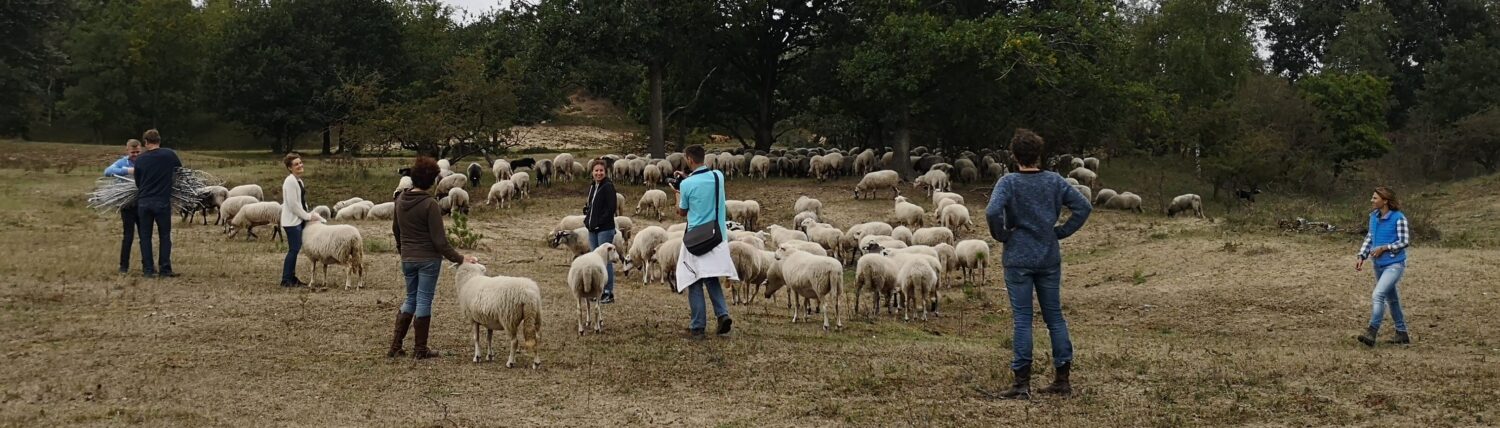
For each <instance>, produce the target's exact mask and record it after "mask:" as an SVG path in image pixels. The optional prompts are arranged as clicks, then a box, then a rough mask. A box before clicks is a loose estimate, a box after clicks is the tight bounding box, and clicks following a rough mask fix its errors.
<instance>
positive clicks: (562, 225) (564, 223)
mask: <svg viewBox="0 0 1500 428" xmlns="http://www.w3.org/2000/svg"><path fill="white" fill-rule="evenodd" d="M583 220H584V216H583V215H582V214H577V215H570V216H565V217H563V218H562V220H558V221H557V225H556V226H552V230H553V231H558V230H573V229H583V228H584V226H583Z"/></svg>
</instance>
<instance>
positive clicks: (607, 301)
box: [599, 295, 615, 305]
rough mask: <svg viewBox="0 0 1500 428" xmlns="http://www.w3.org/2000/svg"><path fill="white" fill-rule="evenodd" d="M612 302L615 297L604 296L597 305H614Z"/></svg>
mask: <svg viewBox="0 0 1500 428" xmlns="http://www.w3.org/2000/svg"><path fill="white" fill-rule="evenodd" d="M614 302H615V296H610V295H605V296H604V297H603V298H601V299H599V304H601V305H608V304H610V303H614Z"/></svg>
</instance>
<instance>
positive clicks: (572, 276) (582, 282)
mask: <svg viewBox="0 0 1500 428" xmlns="http://www.w3.org/2000/svg"><path fill="white" fill-rule="evenodd" d="M618 261H620V253H619V252H618V251H615V246H614V244H609V243H606V244H603V245H600V246H599V248H596V249H594V250H593V251H590V252H588V253H587V254H583V255H580V256H578V257H577V258H574V259H573V265H572V267H570V268H569V269H568V289H570V290H572V291H573V298H575V299H578V335H579V336H582V335H583V331H584V326H585V325H589V326H593V328H594V333H603V332H604V314H603V313H602V312H601V311H600V309H601V308H600V304H599V297H601V296H603V295H604V285H605V283H607V282H608V281H609V275H608V271H607V270H606V269H608V268H609V265H610V264H612V263H615V262H618ZM590 306H592V308H590Z"/></svg>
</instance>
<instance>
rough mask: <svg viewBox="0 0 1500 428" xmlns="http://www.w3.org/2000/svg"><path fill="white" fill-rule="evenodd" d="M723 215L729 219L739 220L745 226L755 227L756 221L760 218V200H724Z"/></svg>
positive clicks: (752, 228)
mask: <svg viewBox="0 0 1500 428" xmlns="http://www.w3.org/2000/svg"><path fill="white" fill-rule="evenodd" d="M724 208H725V216H726V217H728V218H729V220H731V221H735V222H739V223H740V224H743V225H745V227H747V228H749V229H751V230H754V229H756V221H758V220H759V219H760V202H756V201H736V200H732V199H731V200H726V201H724Z"/></svg>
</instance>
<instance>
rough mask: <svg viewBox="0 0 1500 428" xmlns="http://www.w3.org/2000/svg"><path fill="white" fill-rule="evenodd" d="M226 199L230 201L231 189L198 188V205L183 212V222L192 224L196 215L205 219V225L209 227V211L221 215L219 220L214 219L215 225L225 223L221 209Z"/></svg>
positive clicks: (220, 187)
mask: <svg viewBox="0 0 1500 428" xmlns="http://www.w3.org/2000/svg"><path fill="white" fill-rule="evenodd" d="M225 199H229V189H225V188H224V186H204V187H200V188H198V200H197V201H196V202H197V203H196V204H195V205H193V206H191V207H187V208H185V209H183V210H182V213H183V219H182V221H183V222H184V223H188V224H191V223H192V221H193V215H195V214H196V215H199V216H200V217H202V218H203V224H204V225H208V210H214V211H215V212H216V213H218V215H219V218H216V219H214V224H219V223H221V222H223V221H224V213H223V211H221V210H220V209H219V207H220V206H223V205H224V200H225Z"/></svg>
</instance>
